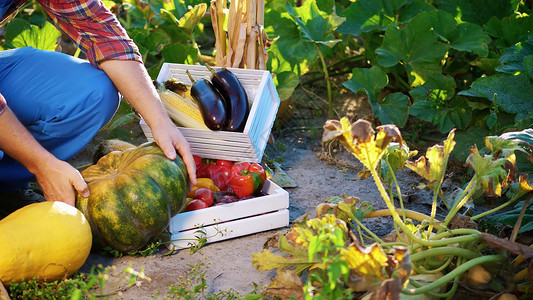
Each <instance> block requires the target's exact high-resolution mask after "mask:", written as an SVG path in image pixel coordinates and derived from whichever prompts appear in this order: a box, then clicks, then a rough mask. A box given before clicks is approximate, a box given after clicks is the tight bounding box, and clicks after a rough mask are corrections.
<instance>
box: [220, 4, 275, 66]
mask: <svg viewBox="0 0 533 300" xmlns="http://www.w3.org/2000/svg"><path fill="white" fill-rule="evenodd" d="M264 9H265V2H264V0H243V1H238V0H233V1H230V3H229V7H227V2H226V0H212V1H211V22H212V24H213V29H214V31H215V47H216V51H217V54H216V57H215V59H216V65H217V66H221V67H234V68H244V69H258V70H266V62H267V60H268V54H267V52H266V49H267V48H268V47H269V46H270V44H271V43H272V41H271V40H269V39H268V36H267V34H266V33H265V30H264ZM225 22H227V25H226V27H224V23H225ZM224 28H227V29H224Z"/></svg>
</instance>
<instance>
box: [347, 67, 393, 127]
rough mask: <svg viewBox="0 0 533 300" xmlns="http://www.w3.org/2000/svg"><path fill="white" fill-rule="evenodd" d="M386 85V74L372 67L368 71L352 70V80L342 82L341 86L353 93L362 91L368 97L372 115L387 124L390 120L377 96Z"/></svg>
mask: <svg viewBox="0 0 533 300" xmlns="http://www.w3.org/2000/svg"><path fill="white" fill-rule="evenodd" d="M387 83H388V77H387V74H386V73H385V72H384V71H383V70H381V69H380V68H378V67H372V68H370V69H360V68H355V69H353V70H352V78H350V79H349V80H348V81H345V82H343V85H344V86H345V87H346V88H348V89H349V90H351V91H352V92H354V93H358V92H359V91H360V90H364V91H365V92H366V94H367V95H368V100H369V102H370V104H371V105H372V110H373V111H374V115H375V116H376V117H378V118H379V119H380V120H382V121H385V122H384V123H387V122H386V120H389V122H390V121H391V118H390V116H389V114H388V112H387V111H386V110H385V108H384V107H383V106H382V105H381V103H379V102H378V97H379V94H380V93H381V90H382V89H383V88H384V87H385V86H386V85H387ZM389 104H390V103H389Z"/></svg>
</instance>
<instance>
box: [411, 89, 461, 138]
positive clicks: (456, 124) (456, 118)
mask: <svg viewBox="0 0 533 300" xmlns="http://www.w3.org/2000/svg"><path fill="white" fill-rule="evenodd" d="M409 113H410V114H411V115H413V116H415V117H418V118H420V119H422V120H425V121H428V122H431V123H433V124H435V125H437V126H438V128H439V131H440V132H442V133H445V132H449V131H450V130H451V129H452V128H459V129H462V128H466V126H467V125H468V123H469V121H470V119H471V110H470V109H469V107H468V104H467V103H466V101H465V99H464V98H461V97H454V98H453V99H452V100H451V101H450V102H449V103H446V105H438V104H437V103H435V102H431V101H426V100H419V101H416V102H415V103H414V104H413V106H412V107H411V109H410V110H409Z"/></svg>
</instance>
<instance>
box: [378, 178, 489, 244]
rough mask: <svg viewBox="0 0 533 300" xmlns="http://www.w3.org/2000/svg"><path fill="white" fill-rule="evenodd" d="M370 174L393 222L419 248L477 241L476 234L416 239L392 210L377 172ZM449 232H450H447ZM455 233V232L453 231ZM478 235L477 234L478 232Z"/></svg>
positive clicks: (392, 206) (392, 207)
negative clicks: (441, 238)
mask: <svg viewBox="0 0 533 300" xmlns="http://www.w3.org/2000/svg"><path fill="white" fill-rule="evenodd" d="M370 173H371V174H372V178H373V179H374V183H375V184H376V187H377V188H378V190H379V192H380V194H381V197H382V198H383V200H384V201H385V204H386V205H387V208H388V209H389V211H390V213H391V216H392V218H393V219H394V222H396V224H398V226H399V227H400V228H401V229H402V231H403V232H404V233H405V234H406V235H407V236H408V237H409V238H410V239H411V240H413V241H415V242H417V243H418V244H420V245H421V246H428V247H437V246H444V245H449V244H453V243H464V242H471V241H475V240H477V239H479V235H478V234H469V235H467V236H459V237H453V238H449V239H445V240H425V239H422V238H419V237H417V236H416V235H414V234H413V233H412V232H411V231H410V230H409V228H407V226H406V225H405V224H404V223H403V221H402V219H401V218H400V215H399V214H398V213H397V212H396V209H395V208H394V204H393V203H392V201H391V199H390V198H389V195H388V194H387V191H386V190H385V187H384V186H383V182H382V181H381V179H380V177H379V175H378V173H377V171H376V169H375V168H371V169H370ZM449 232H451V230H450V231H449ZM454 232H455V231H454ZM478 233H479V232H478Z"/></svg>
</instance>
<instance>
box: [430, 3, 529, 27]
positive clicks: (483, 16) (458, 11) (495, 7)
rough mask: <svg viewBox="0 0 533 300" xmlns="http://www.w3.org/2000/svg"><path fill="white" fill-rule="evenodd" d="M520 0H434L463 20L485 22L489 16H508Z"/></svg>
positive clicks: (477, 22) (481, 23)
mask: <svg viewBox="0 0 533 300" xmlns="http://www.w3.org/2000/svg"><path fill="white" fill-rule="evenodd" d="M518 3H520V0H436V1H434V4H435V5H437V6H438V7H439V8H440V9H443V10H446V11H447V12H449V13H451V14H453V15H454V16H457V17H459V18H461V20H463V21H465V22H471V23H476V24H478V25H483V24H485V23H486V22H487V21H488V20H489V19H490V18H491V17H493V16H495V17H497V18H503V17H506V16H510V15H511V14H513V12H515V10H516V9H517V6H518Z"/></svg>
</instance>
